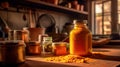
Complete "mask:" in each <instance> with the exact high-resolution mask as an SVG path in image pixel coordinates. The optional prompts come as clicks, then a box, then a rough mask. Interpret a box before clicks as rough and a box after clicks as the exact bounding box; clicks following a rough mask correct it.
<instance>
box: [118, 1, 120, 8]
mask: <svg viewBox="0 0 120 67" xmlns="http://www.w3.org/2000/svg"><path fill="white" fill-rule="evenodd" d="M118 10H120V0H118Z"/></svg>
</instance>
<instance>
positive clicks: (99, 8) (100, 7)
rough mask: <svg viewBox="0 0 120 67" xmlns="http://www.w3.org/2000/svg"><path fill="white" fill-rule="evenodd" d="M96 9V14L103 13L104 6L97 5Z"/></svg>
mask: <svg viewBox="0 0 120 67" xmlns="http://www.w3.org/2000/svg"><path fill="white" fill-rule="evenodd" d="M95 8H96V9H95V10H96V13H102V5H101V4H98V5H96V7H95Z"/></svg>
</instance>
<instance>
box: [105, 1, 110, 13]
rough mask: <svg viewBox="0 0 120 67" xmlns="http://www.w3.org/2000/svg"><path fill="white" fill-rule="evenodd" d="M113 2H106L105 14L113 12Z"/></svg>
mask: <svg viewBox="0 0 120 67" xmlns="http://www.w3.org/2000/svg"><path fill="white" fill-rule="evenodd" d="M110 5H111V1H107V2H104V12H111V6H110Z"/></svg>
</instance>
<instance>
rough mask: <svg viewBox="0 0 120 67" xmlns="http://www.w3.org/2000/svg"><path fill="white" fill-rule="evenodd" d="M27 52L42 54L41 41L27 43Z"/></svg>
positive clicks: (29, 53)
mask: <svg viewBox="0 0 120 67" xmlns="http://www.w3.org/2000/svg"><path fill="white" fill-rule="evenodd" d="M26 54H27V55H40V54H41V46H40V42H39V41H30V42H27V43H26Z"/></svg>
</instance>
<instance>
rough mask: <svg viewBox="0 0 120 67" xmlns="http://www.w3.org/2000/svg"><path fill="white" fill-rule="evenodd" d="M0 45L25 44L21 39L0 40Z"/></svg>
mask: <svg viewBox="0 0 120 67" xmlns="http://www.w3.org/2000/svg"><path fill="white" fill-rule="evenodd" d="M0 45H25V43H24V41H23V40H7V41H0Z"/></svg>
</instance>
